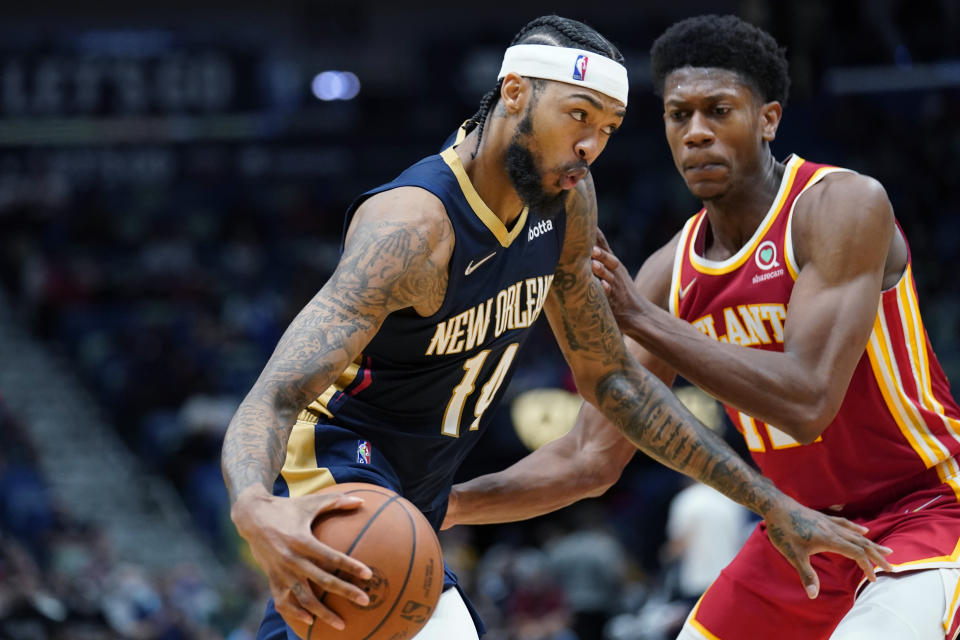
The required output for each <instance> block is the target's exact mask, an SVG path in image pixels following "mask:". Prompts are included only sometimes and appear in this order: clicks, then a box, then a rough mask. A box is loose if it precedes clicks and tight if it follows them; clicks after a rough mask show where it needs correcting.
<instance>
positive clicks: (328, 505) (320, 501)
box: [309, 493, 363, 514]
mask: <svg viewBox="0 0 960 640" xmlns="http://www.w3.org/2000/svg"><path fill="white" fill-rule="evenodd" d="M309 497H310V498H311V499H315V500H316V503H315V505H314V508H315V509H316V511H317V514H320V513H326V512H327V511H338V510H344V511H348V510H352V509H356V508H358V507H360V506H361V505H362V504H363V499H362V498H358V497H357V496H348V495H344V494H342V493H339V494H332V495H324V494H317V495H315V496H313V495H312V496H309Z"/></svg>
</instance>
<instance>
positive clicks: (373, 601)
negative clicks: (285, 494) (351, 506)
mask: <svg viewBox="0 0 960 640" xmlns="http://www.w3.org/2000/svg"><path fill="white" fill-rule="evenodd" d="M322 491H323V492H324V493H343V494H346V495H350V496H356V497H358V498H362V499H363V505H362V506H361V507H359V508H358V509H356V510H352V511H333V512H331V513H328V514H326V513H325V514H323V515H321V516H320V517H319V518H317V520H316V522H314V524H313V533H314V535H316V536H317V538H318V539H319V540H320V541H322V542H323V543H324V544H326V545H328V546H330V547H332V548H334V549H337V550H338V551H342V552H343V553H346V554H347V555H349V556H350V557H351V558H356V559H357V560H359V561H360V562H362V563H364V564H365V565H367V566H368V567H370V570H371V571H373V577H372V578H371V579H370V580H367V581H366V582H363V581H360V580H355V579H354V580H352V581H353V582H354V583H355V584H356V585H357V586H359V587H360V588H362V589H363V590H364V591H366V592H367V595H368V596H370V604H369V605H367V606H366V607H360V606H359V605H356V604H354V603H353V602H351V601H349V600H347V599H346V598H343V597H341V596H338V595H336V594H333V593H328V592H326V591H321V590H320V588H319V587H314V591H315V592H316V594H317V597H318V598H319V599H320V601H321V602H322V603H323V604H325V605H326V606H327V607H329V608H330V609H332V610H333V611H334V612H335V613H336V614H337V615H339V616H340V617H341V618H342V619H343V621H344V623H345V624H346V628H345V629H344V630H343V631H338V630H336V629H334V628H333V627H331V626H329V625H327V624H325V623H323V622H315V623H314V625H313V627H312V628H309V627H306V626H304V627H302V628H298V627H293V630H294V631H295V632H296V633H297V635H299V636H300V637H302V638H305V639H306V640H388V639H389V640H406V639H407V638H412V637H413V636H415V635H416V634H417V632H418V631H420V629H421V628H422V627H423V626H424V625H425V624H426V623H427V620H428V619H429V618H430V615H431V614H432V613H433V610H434V609H435V608H436V606H437V601H438V600H439V599H440V592H441V591H442V589H443V556H442V554H441V552H440V542H439V541H438V540H437V536H436V534H435V533H434V532H433V528H432V527H431V526H430V523H429V522H427V519H426V518H425V517H424V516H423V514H422V513H420V510H419V509H417V508H416V507H415V506H413V504H411V503H410V502H409V501H408V500H406V499H405V498H402V497H401V496H399V495H397V494H396V493H394V492H393V491H391V490H390V489H386V488H384V487H380V486H377V485H374V484H366V483H362V482H348V483H344V484H338V485H333V486H331V487H327V488H326V489H323V490H322Z"/></svg>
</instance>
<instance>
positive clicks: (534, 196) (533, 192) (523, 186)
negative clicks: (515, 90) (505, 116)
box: [506, 109, 567, 218]
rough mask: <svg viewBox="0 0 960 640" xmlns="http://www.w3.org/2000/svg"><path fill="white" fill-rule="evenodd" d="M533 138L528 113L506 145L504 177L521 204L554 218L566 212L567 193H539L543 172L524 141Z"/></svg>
mask: <svg viewBox="0 0 960 640" xmlns="http://www.w3.org/2000/svg"><path fill="white" fill-rule="evenodd" d="M532 137H533V120H532V119H531V117H530V110H529V109H527V113H526V114H524V116H523V119H522V120H521V121H520V122H519V123H518V124H517V130H516V131H514V133H513V138H511V140H510V144H509V145H508V146H507V157H506V167H507V175H508V176H509V177H510V182H511V184H513V188H514V189H515V190H516V191H517V195H519V196H520V199H521V200H523V202H524V204H526V205H527V206H528V207H530V209H531V210H533V211H535V212H536V213H537V215H539V216H540V217H541V218H555V217H557V216H558V215H560V214H562V213H564V212H565V211H566V203H567V192H566V191H563V190H561V191H560V192H559V193H556V194H552V195H551V194H549V193H547V192H546V191H544V190H543V173H542V172H541V171H540V168H539V167H538V166H537V159H536V157H534V155H533V152H532V151H530V148H529V147H528V146H527V144H526V142H527V140H529V139H530V138H532Z"/></svg>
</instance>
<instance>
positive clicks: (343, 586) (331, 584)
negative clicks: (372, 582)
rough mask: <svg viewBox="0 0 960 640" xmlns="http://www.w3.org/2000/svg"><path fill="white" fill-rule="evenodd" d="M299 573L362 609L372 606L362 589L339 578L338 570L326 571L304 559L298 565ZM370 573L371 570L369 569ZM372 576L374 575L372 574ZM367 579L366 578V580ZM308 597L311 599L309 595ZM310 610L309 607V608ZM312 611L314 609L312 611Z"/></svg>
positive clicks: (324, 589) (321, 587)
mask: <svg viewBox="0 0 960 640" xmlns="http://www.w3.org/2000/svg"><path fill="white" fill-rule="evenodd" d="M297 571H298V574H299V575H302V576H305V577H306V578H307V579H309V581H310V582H312V583H314V584H315V585H317V586H318V587H319V588H320V589H322V590H323V591H329V592H330V593H335V594H337V595H338V596H342V597H344V598H346V599H348V600H350V601H351V602H355V603H356V604H358V605H360V606H361V607H365V606H367V605H368V604H370V597H369V596H368V595H367V594H366V592H365V591H364V590H363V589H361V588H360V587H358V586H356V585H355V584H352V583H350V582H347V581H346V580H342V579H341V578H339V577H337V575H335V574H336V572H337V571H339V570H338V569H333V570H332V571H331V570H330V569H329V568H328V569H327V570H326V571H325V570H324V569H321V568H320V567H318V566H317V565H315V564H313V563H312V562H310V561H309V560H306V559H303V560H300V561H298V563H297ZM367 571H369V569H367ZM371 575H372V573H371ZM364 579H366V578H364ZM306 597H308V598H309V595H307V596H306ZM300 602H301V604H306V603H304V602H303V600H301V601H300ZM308 608H309V607H308ZM311 610H312V609H311Z"/></svg>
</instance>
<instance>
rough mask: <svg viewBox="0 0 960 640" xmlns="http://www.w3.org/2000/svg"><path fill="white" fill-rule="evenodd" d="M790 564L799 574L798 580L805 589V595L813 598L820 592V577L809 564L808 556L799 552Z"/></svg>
mask: <svg viewBox="0 0 960 640" xmlns="http://www.w3.org/2000/svg"><path fill="white" fill-rule="evenodd" d="M792 564H793V568H794V569H796V570H797V573H799V574H800V581H801V582H803V588H804V589H806V591H807V597H808V598H810V599H811V600H813V599H814V598H816V597H817V595H818V594H819V593H820V578H819V577H818V576H817V572H816V571H814V570H813V567H812V566H811V565H810V557H809V556H807V555H806V554H801V555H800V556H797V559H796V562H794V563H792Z"/></svg>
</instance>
